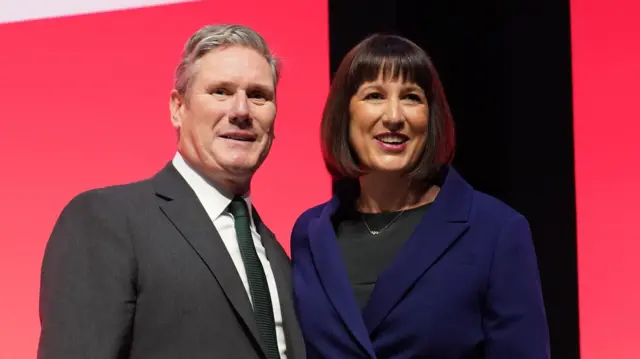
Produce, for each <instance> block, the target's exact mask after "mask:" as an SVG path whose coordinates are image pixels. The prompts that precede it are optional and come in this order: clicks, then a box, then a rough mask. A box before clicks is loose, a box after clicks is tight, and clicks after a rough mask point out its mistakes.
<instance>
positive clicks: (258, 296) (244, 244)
mask: <svg viewBox="0 0 640 359" xmlns="http://www.w3.org/2000/svg"><path fill="white" fill-rule="evenodd" d="M229 212H230V213H231V214H232V215H233V218H234V221H235V227H236V234H237V236H238V245H239V246H240V254H241V255H242V261H243V262H244V268H245V271H246V272H247V280H248V281H249V292H250V293H251V301H252V302H253V311H254V313H255V316H256V322H257V323H258V329H259V330H260V337H261V339H262V342H263V343H264V346H265V348H266V349H267V358H268V359H279V358H280V352H279V351H278V341H277V339H276V325H275V322H274V319H273V306H272V305H271V295H270V294H269V286H268V285H267V278H266V276H265V275H264V269H263V268H262V264H261V263H260V259H259V258H258V253H256V247H255V246H254V245H253V238H252V237H251V226H250V224H251V219H250V217H249V211H248V210H247V204H246V202H245V201H244V200H243V199H242V198H240V197H236V198H234V199H233V200H232V201H231V204H230V205H229Z"/></svg>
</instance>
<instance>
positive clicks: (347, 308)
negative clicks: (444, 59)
mask: <svg viewBox="0 0 640 359" xmlns="http://www.w3.org/2000/svg"><path fill="white" fill-rule="evenodd" d="M321 134H322V149H323V155H324V160H325V162H326V165H327V168H328V169H329V171H330V173H331V174H332V175H333V176H334V178H336V179H340V180H342V181H343V182H346V183H347V185H346V186H343V187H342V188H341V189H339V190H338V191H337V193H336V195H335V196H334V197H333V198H332V199H331V200H330V201H329V202H327V203H324V204H321V205H319V206H317V207H314V208H311V209H309V210H307V211H306V212H304V213H303V214H302V215H301V216H300V217H299V218H298V220H297V222H296V224H295V226H294V229H293V233H292V240H291V252H292V253H291V255H292V261H293V285H294V296H295V302H296V309H297V313H298V319H299V322H300V326H301V328H302V331H303V334H304V338H305V341H306V344H307V353H308V357H309V358H310V359H315V358H327V359H338V358H381V359H382V358H384V359H388V358H434V359H449V358H452V359H453V358H456V359H457V358H465V359H471V358H486V359H529V358H531V359H544V358H549V343H548V329H547V323H546V318H545V311H544V305H543V300H542V295H541V289H540V283H539V277H538V269H537V264H536V256H535V252H534V248H533V246H532V241H531V236H530V232H529V227H528V223H527V221H526V219H525V218H524V217H523V216H521V215H520V214H518V213H517V212H515V211H514V210H513V209H511V208H509V207H508V206H507V205H505V204H503V203H501V202H500V201H498V200H496V199H494V198H491V197H489V196H487V195H485V194H482V193H479V192H477V191H474V190H473V188H471V186H470V185H469V184H467V183H466V182H465V181H464V179H462V177H461V176H460V175H459V174H458V173H457V172H456V171H455V170H454V169H453V168H452V167H451V165H450V163H451V160H452V157H453V152H454V147H455V145H454V130H453V123H452V119H451V114H450V111H449V108H448V104H447V102H446V99H445V96H444V93H443V90H442V85H441V83H440V80H439V79H438V75H437V73H436V70H435V69H434V67H433V65H432V63H431V61H430V59H429V57H428V55H427V54H426V53H425V52H424V51H423V50H422V49H420V48H419V47H418V46H417V45H415V44H414V43H412V42H410V41H408V40H407V39H404V38H402V37H398V36H386V35H374V36H372V37H369V38H367V39H365V40H364V41H363V42H361V43H360V44H358V45H357V46H356V47H355V48H354V49H352V50H351V51H350V52H349V53H348V54H347V56H346V57H345V59H344V60H343V61H342V63H341V65H340V67H339V69H338V71H337V73H336V75H335V79H334V81H333V83H332V86H331V91H330V93H329V96H328V99H327V103H326V106H325V110H324V114H323V118H322V126H321Z"/></svg>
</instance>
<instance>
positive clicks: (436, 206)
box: [308, 166, 473, 358]
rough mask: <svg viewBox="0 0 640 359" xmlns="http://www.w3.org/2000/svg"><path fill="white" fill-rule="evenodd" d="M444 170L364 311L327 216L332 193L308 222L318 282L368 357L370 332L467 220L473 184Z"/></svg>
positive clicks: (332, 209)
mask: <svg viewBox="0 0 640 359" xmlns="http://www.w3.org/2000/svg"><path fill="white" fill-rule="evenodd" d="M443 176H444V178H445V179H444V181H443V184H442V186H441V188H440V192H439V194H438V196H437V197H436V200H435V201H434V203H433V204H432V206H431V208H430V209H429V211H428V212H427V214H426V215H425V217H424V218H423V220H422V221H421V222H420V224H419V225H418V226H417V227H416V229H415V230H414V232H413V234H412V235H411V236H410V237H409V239H408V240H407V242H406V243H405V244H404V246H403V247H402V249H401V250H400V252H399V253H398V255H397V256H396V258H395V259H394V261H393V262H392V264H391V265H390V267H389V268H387V270H385V271H384V272H383V273H382V275H380V277H379V278H378V281H377V283H376V286H375V288H374V291H373V293H372V295H371V298H370V300H369V303H368V304H367V306H366V307H365V308H364V310H363V311H362V314H361V311H360V309H359V307H358V305H357V303H356V301H355V297H354V295H353V290H352V288H351V285H350V283H349V280H348V278H347V275H346V269H345V266H344V263H343V262H342V255H341V253H340V247H339V245H338V241H337V238H336V234H335V231H334V228H333V224H332V221H331V217H332V216H333V215H334V214H335V213H336V211H337V210H338V208H339V206H340V199H339V198H338V197H337V196H334V197H332V198H331V200H330V201H329V202H327V203H326V205H325V206H324V208H323V210H322V212H321V214H320V216H319V217H318V218H317V219H316V220H313V221H311V222H310V224H309V228H308V230H309V231H308V233H309V242H310V248H311V252H312V256H313V259H314V264H315V266H316V269H317V270H318V273H319V276H320V280H321V283H322V285H323V287H324V289H325V291H326V292H327V295H328V297H329V298H330V301H331V303H332V305H333V306H334V307H335V309H336V311H337V312H338V314H339V315H340V317H341V318H342V321H343V322H344V324H345V326H346V327H347V328H348V329H349V331H350V332H351V333H352V334H353V336H354V337H355V338H356V340H357V341H358V343H359V344H360V346H361V348H362V349H363V350H365V351H367V352H368V353H369V355H370V357H372V358H375V353H374V351H373V347H372V344H371V341H370V339H369V338H370V335H371V334H372V333H373V332H374V331H375V329H376V328H378V326H379V325H380V323H381V322H382V321H383V320H384V318H386V316H387V315H388V314H389V312H390V311H391V310H392V309H393V308H394V307H395V306H396V305H397V304H398V303H399V302H400V301H401V299H402V297H403V296H404V295H405V293H406V292H408V291H409V290H410V288H411V287H412V285H413V284H414V283H415V282H416V281H417V280H418V279H419V278H420V276H421V275H422V274H423V273H424V272H425V271H427V270H428V269H429V268H430V267H431V266H432V265H433V264H434V263H435V262H436V261H437V260H438V258H440V257H441V256H442V255H443V254H444V253H445V252H446V250H447V249H448V248H449V247H450V246H451V245H452V244H453V243H454V242H455V241H456V239H458V238H459V237H460V236H461V235H462V234H463V233H464V232H465V231H466V229H467V228H468V226H469V225H468V223H467V222H468V218H469V212H470V209H471V201H472V199H473V189H472V188H471V186H470V185H469V184H468V183H467V182H466V181H465V180H464V179H463V178H462V177H461V176H460V175H459V174H458V173H457V171H455V169H453V168H452V167H450V166H447V167H445V168H444V171H443ZM363 319H364V320H363Z"/></svg>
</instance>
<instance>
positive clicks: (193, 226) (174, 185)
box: [152, 163, 270, 353]
mask: <svg viewBox="0 0 640 359" xmlns="http://www.w3.org/2000/svg"><path fill="white" fill-rule="evenodd" d="M152 181H153V183H154V187H155V190H156V196H157V197H159V198H160V199H161V202H160V209H161V211H162V212H163V213H164V215H165V216H166V217H167V218H168V220H169V221H170V222H171V223H172V224H173V225H174V226H175V227H176V229H177V230H178V231H179V232H180V233H181V234H182V236H183V237H184V239H185V240H186V241H187V242H188V243H189V245H190V246H191V247H192V248H193V249H194V251H196V253H197V254H198V255H199V256H200V258H201V259H202V260H203V262H204V263H205V264H206V265H207V267H208V268H209V270H210V271H211V273H212V274H213V276H214V277H215V278H216V280H217V282H218V283H219V284H220V287H221V288H222V290H223V292H224V294H225V296H226V297H227V299H228V300H229V302H230V303H231V305H232V306H233V308H234V310H235V311H236V313H237V314H238V315H239V316H240V318H242V320H243V321H244V323H245V324H246V325H247V327H248V328H249V331H250V332H251V334H252V336H253V338H254V340H255V343H256V344H257V345H259V346H260V347H262V348H263V351H264V352H265V353H266V350H265V349H264V346H263V345H262V344H261V340H259V339H258V338H259V331H258V326H257V323H256V321H255V318H254V315H253V309H252V307H251V302H250V301H249V297H248V296H247V293H246V290H245V288H244V285H243V284H242V280H241V279H240V276H239V275H238V273H237V271H236V269H235V266H234V264H233V261H232V260H231V256H230V255H229V252H228V251H227V249H226V247H225V245H224V243H223V242H222V239H221V238H220V235H219V234H218V231H216V229H215V227H214V225H213V223H211V219H210V218H209V216H208V215H207V212H206V211H205V209H204V207H203V206H202V204H201V203H200V201H199V200H198V197H197V196H196V194H195V192H194V191H193V189H192V188H191V187H189V185H188V184H187V182H186V181H185V180H184V178H183V177H182V176H181V175H180V174H179V173H178V171H177V170H176V169H175V167H174V166H173V165H172V164H171V163H168V164H167V165H166V166H165V167H164V168H163V169H162V170H161V171H160V172H159V173H158V174H157V175H156V176H155V177H154V178H153V179H152ZM254 213H255V212H254ZM260 227H264V226H262V225H261V226H260ZM259 233H260V234H261V236H262V235H263V234H266V235H269V234H268V233H270V232H268V233H267V232H265V229H264V228H261V229H260V232H259Z"/></svg>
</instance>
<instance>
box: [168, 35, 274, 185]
mask: <svg viewBox="0 0 640 359" xmlns="http://www.w3.org/2000/svg"><path fill="white" fill-rule="evenodd" d="M193 71H194V73H193V77H192V80H191V83H190V86H189V88H188V89H187V90H186V93H185V94H184V95H181V94H179V93H178V92H177V91H175V90H174V91H173V92H172V94H171V117H172V123H173V126H174V127H175V128H176V129H177V130H178V132H179V140H178V150H179V152H180V153H181V154H182V156H183V157H184V158H185V160H186V161H187V162H188V163H189V164H191V165H192V166H194V167H195V168H196V169H198V170H199V171H200V172H202V173H203V174H204V175H206V176H208V177H211V178H224V179H226V180H231V181H246V180H247V179H249V178H251V176H252V175H253V173H254V172H255V171H256V170H257V169H258V167H259V166H260V165H261V164H262V162H263V161H264V159H265V158H266V156H267V154H268V153H269V149H270V148H271V143H272V141H273V131H274V129H273V126H274V120H275V117H276V103H275V85H274V78H273V73H272V71H271V67H270V65H269V63H268V62H267V60H266V59H265V58H264V57H263V56H262V55H261V54H259V53H258V52H257V51H255V50H253V49H250V48H248V47H243V46H228V47H221V48H217V49H215V50H212V51H211V52H209V53H207V54H206V55H204V56H202V57H201V58H200V59H199V60H198V61H197V62H196V63H195V64H194V68H193Z"/></svg>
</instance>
